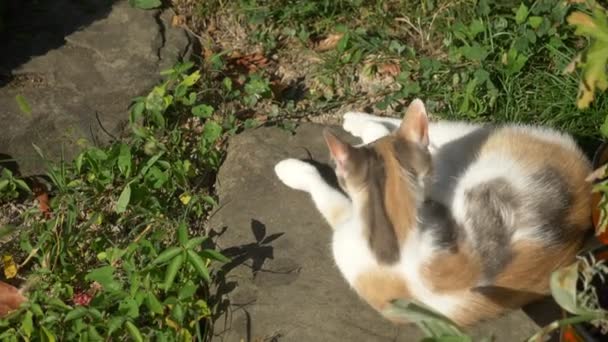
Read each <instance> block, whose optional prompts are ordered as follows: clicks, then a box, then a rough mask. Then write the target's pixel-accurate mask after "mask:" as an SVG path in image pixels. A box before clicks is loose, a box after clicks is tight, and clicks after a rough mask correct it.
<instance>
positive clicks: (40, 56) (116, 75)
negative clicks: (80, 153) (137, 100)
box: [0, 0, 191, 174]
mask: <svg viewBox="0 0 608 342" xmlns="http://www.w3.org/2000/svg"><path fill="white" fill-rule="evenodd" d="M35 3H37V4H35ZM112 3H113V1H108V0H99V1H97V0H96V1H78V0H53V1H43V2H32V1H23V3H22V4H21V5H22V6H24V8H16V9H15V8H13V10H14V11H15V12H16V13H11V14H10V17H11V18H12V19H11V20H9V23H8V24H9V26H8V28H7V32H5V35H6V36H8V37H6V38H7V39H6V40H4V42H5V43H3V46H2V48H1V49H2V51H3V53H1V54H0V76H2V77H0V86H2V88H0V122H1V123H2V133H1V134H0V153H1V154H7V155H9V156H11V157H14V158H16V159H17V160H18V162H19V165H20V168H21V171H22V172H23V173H25V174H30V173H36V172H40V171H41V170H42V163H41V162H40V160H39V159H38V158H37V155H36V153H35V152H34V150H33V148H32V143H35V144H36V145H38V146H40V147H41V148H42V149H43V150H44V151H45V152H46V153H48V155H49V157H51V158H53V159H58V158H59V157H60V156H61V153H62V149H63V150H64V153H65V157H66V159H67V160H70V159H71V157H72V156H73V155H74V153H75V152H76V151H77V149H78V144H82V143H84V140H86V141H88V142H89V143H95V142H103V141H107V140H108V138H109V137H108V135H107V134H106V133H104V132H103V130H102V128H101V126H103V127H104V128H105V129H106V130H108V131H109V132H110V133H111V134H114V135H116V134H118V132H120V130H121V128H122V126H123V123H124V122H125V120H127V119H128V117H127V115H128V107H129V104H130V101H131V100H132V99H133V98H134V97H136V96H140V95H144V94H145V93H146V92H148V91H149V90H150V89H151V88H152V87H153V86H154V85H155V84H157V83H158V81H159V79H160V75H159V72H160V71H161V70H164V69H166V68H169V67H171V66H172V65H174V63H175V62H176V61H177V60H178V59H179V58H181V57H183V56H187V55H188V54H189V53H190V51H191V47H190V41H189V39H188V36H187V35H186V33H185V32H184V31H183V30H182V29H176V28H173V27H171V26H170V19H171V13H170V12H169V11H165V12H163V13H160V12H159V11H156V10H155V11H143V10H139V9H134V8H131V7H130V6H129V5H128V3H127V1H117V2H115V3H114V4H112ZM18 6H20V5H18ZM28 6H31V8H30V7H28ZM17 11H18V12H17ZM17 15H19V16H21V15H24V16H25V17H24V18H23V20H19V21H18V22H16V21H15V20H16V18H17ZM13 19H15V20H13ZM9 51H10V52H11V53H7V52H9ZM30 56H31V58H30ZM17 95H22V96H24V97H25V99H26V100H27V102H28V103H29V105H30V106H31V109H32V113H31V114H24V113H23V112H22V111H20V110H19V107H18V105H17V102H16V100H15V96H17ZM97 116H98V117H99V122H98V119H97ZM83 139H84V140H83Z"/></svg>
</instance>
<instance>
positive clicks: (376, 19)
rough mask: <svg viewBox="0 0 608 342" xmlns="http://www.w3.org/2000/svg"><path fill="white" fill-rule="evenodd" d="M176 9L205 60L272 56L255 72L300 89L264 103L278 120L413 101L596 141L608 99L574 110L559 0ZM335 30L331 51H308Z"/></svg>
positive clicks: (444, 112) (397, 109) (283, 2)
mask: <svg viewBox="0 0 608 342" xmlns="http://www.w3.org/2000/svg"><path fill="white" fill-rule="evenodd" d="M174 3H175V6H176V8H177V11H178V12H180V13H183V14H184V15H185V16H186V17H187V19H188V20H187V25H188V26H189V27H190V28H191V29H192V30H193V31H196V32H198V33H200V36H201V38H202V39H201V40H202V42H203V47H204V49H205V51H209V53H210V54H212V53H217V52H220V51H235V50H236V51H239V52H240V54H241V55H243V54H247V53H254V52H256V53H260V54H262V55H264V56H267V57H269V58H270V56H274V58H275V59H274V60H275V61H276V63H275V65H274V66H269V67H267V68H266V69H264V70H263V71H262V74H263V76H264V77H267V78H269V79H277V80H280V81H281V82H284V83H286V84H284V86H285V87H287V88H289V87H291V88H299V89H304V90H305V91H304V95H303V96H301V97H300V98H298V99H297V101H296V103H295V106H294V104H293V103H291V102H290V101H293V100H292V99H285V98H282V97H277V98H273V99H272V100H271V102H273V103H274V104H275V105H276V106H278V108H279V109H280V112H281V114H282V115H283V117H290V118H302V117H307V118H311V117H313V118H318V117H327V116H331V117H332V119H333V122H336V121H338V116H339V115H340V114H342V113H343V112H344V111H345V110H347V109H350V108H355V109H361V110H368V111H373V112H374V113H376V114H379V115H392V116H399V115H400V114H401V113H402V109H403V106H405V105H407V103H408V101H410V100H411V99H412V98H413V97H415V96H417V97H421V98H423V99H424V100H426V101H427V102H428V104H429V107H430V110H431V112H432V113H433V114H435V115H436V116H437V117H438V118H444V119H457V120H473V121H484V122H499V123H500V122H523V123H534V124H544V125H549V126H553V127H556V128H559V129H563V130H565V131H568V132H570V133H572V134H574V135H575V136H576V137H578V138H580V139H582V140H588V139H596V138H599V131H598V127H599V125H601V123H602V122H603V120H604V117H605V109H606V106H607V102H606V99H605V97H603V96H602V97H600V98H599V99H597V101H596V102H595V103H594V105H593V106H592V107H591V108H589V109H586V110H579V109H578V108H577V107H576V101H575V100H576V96H577V88H578V83H579V76H580V75H577V74H576V73H575V74H571V75H564V74H562V72H563V70H564V69H565V68H566V66H567V65H568V64H569V63H570V61H571V60H572V58H573V57H574V56H575V54H576V52H577V51H580V50H581V49H582V48H583V47H584V46H586V42H585V40H584V39H581V38H580V37H576V36H574V35H573V29H572V28H571V27H569V26H568V25H567V24H566V23H565V16H566V14H567V13H568V12H569V11H570V10H571V5H568V4H566V2H565V1H557V0H541V1H534V2H521V1H500V2H497V1H411V0H410V1H408V0H401V1H354V0H351V1H310V2H306V4H301V3H300V4H298V2H294V1H289V0H267V1H253V0H250V1H245V0H240V1H232V2H225V1H205V2H199V3H198V5H197V4H196V2H194V5H193V2H186V1H179V0H175V1H174ZM235 27H236V28H238V29H236V28H235ZM336 35H337V36H339V37H341V39H339V40H338V41H335V42H334V44H333V46H332V47H331V48H330V49H326V51H323V52H319V51H316V50H318V49H316V48H318V47H319V45H323V44H324V43H325V42H326V41H324V39H326V38H327V37H329V38H331V37H332V36H336ZM225 56H229V55H225ZM391 65H393V66H395V67H394V68H392V69H391V68H390V66H391ZM285 70H286V71H285ZM294 70H295V71H294ZM292 107H295V109H294V108H292ZM260 109H261V110H262V111H263V110H264V108H263V107H261V108H260ZM254 110H255V109H254ZM313 120H315V119H313ZM330 121H331V120H330Z"/></svg>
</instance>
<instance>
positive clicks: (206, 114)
mask: <svg viewBox="0 0 608 342" xmlns="http://www.w3.org/2000/svg"><path fill="white" fill-rule="evenodd" d="M213 111H214V109H213V107H211V106H208V105H206V104H200V105H198V106H194V107H192V115H194V116H196V117H199V118H210V117H211V115H212V114H213Z"/></svg>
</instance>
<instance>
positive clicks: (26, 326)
mask: <svg viewBox="0 0 608 342" xmlns="http://www.w3.org/2000/svg"><path fill="white" fill-rule="evenodd" d="M32 317H33V314H32V312H31V311H26V312H25V316H24V317H23V320H21V331H22V332H23V334H24V335H25V336H27V337H30V336H32V332H33V331H34V322H33V321H32Z"/></svg>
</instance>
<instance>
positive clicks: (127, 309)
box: [118, 298, 139, 319]
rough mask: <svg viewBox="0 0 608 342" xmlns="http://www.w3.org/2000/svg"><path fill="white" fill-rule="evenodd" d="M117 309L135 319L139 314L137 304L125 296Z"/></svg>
mask: <svg viewBox="0 0 608 342" xmlns="http://www.w3.org/2000/svg"><path fill="white" fill-rule="evenodd" d="M118 310H119V311H120V313H121V314H123V315H125V316H127V317H129V318H133V319H135V318H137V317H138V316H139V305H138V304H137V302H136V301H135V299H133V298H126V299H124V300H123V301H121V302H120V305H119V306H118Z"/></svg>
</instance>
